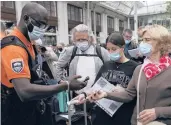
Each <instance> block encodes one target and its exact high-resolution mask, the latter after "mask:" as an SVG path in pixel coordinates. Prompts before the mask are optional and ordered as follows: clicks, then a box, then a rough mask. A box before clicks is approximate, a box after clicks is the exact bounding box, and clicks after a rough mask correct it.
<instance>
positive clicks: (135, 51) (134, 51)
mask: <svg viewBox="0 0 171 125" xmlns="http://www.w3.org/2000/svg"><path fill="white" fill-rule="evenodd" d="M128 53H129V55H130V56H131V57H133V58H137V57H138V56H139V54H140V51H139V48H136V49H132V50H128Z"/></svg>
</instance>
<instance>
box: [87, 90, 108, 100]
mask: <svg viewBox="0 0 171 125" xmlns="http://www.w3.org/2000/svg"><path fill="white" fill-rule="evenodd" d="M106 96H107V93H106V92H105V91H103V90H98V91H95V92H92V93H91V94H90V95H89V96H88V97H87V99H88V100H89V101H90V102H94V101H96V100H100V99H102V98H104V97H106Z"/></svg>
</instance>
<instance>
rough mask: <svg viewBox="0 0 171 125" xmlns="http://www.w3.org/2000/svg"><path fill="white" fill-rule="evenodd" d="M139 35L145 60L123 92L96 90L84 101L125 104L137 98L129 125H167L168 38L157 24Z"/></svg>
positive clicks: (170, 88)
mask: <svg viewBox="0 0 171 125" xmlns="http://www.w3.org/2000/svg"><path fill="white" fill-rule="evenodd" d="M141 35H142V38H143V42H142V43H141V44H140V51H141V53H142V54H143V55H144V56H146V59H145V62H144V64H143V65H140V66H138V67H137V68H136V69H135V71H134V74H133V77H132V79H131V81H130V83H129V84H128V87H127V89H125V91H113V92H111V93H108V92H105V91H97V92H94V93H92V94H90V95H89V97H88V99H89V100H90V101H95V100H99V99H101V98H108V99H112V100H115V101H119V102H125V103H126V102H130V101H131V100H133V99H134V98H136V97H137V96H138V97H139V98H137V100H138V101H137V105H136V107H135V109H134V113H133V115H132V120H131V124H132V125H137V119H138V121H139V122H140V123H142V124H143V125H145V124H148V123H150V122H152V121H159V122H162V123H164V124H167V125H171V58H170V57H169V56H168V54H169V53H170V50H171V36H170V35H169V32H168V30H167V29H166V28H164V27H162V26H160V25H152V26H148V27H145V28H144V29H143V32H142V34H141ZM137 93H138V94H137ZM137 111H138V113H137ZM137 114H138V115H137ZM137 117H138V118H137ZM155 125H157V124H156V123H155Z"/></svg>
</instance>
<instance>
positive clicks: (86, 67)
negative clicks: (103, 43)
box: [76, 46, 97, 94]
mask: <svg viewBox="0 0 171 125" xmlns="http://www.w3.org/2000/svg"><path fill="white" fill-rule="evenodd" d="M79 51H80V50H79ZM81 53H82V52H81V51H80V54H81ZM84 53H86V54H94V47H93V46H90V48H89V49H88V50H87V51H86V52H84ZM76 74H77V75H81V76H82V78H81V79H79V80H84V79H85V78H86V77H87V76H89V77H90V80H89V81H88V83H87V86H86V87H84V88H83V89H81V90H79V91H76V93H77V94H80V93H82V92H84V91H87V90H89V89H90V88H91V86H92V85H93V83H94V80H95V78H96V75H97V74H96V70H95V62H94V56H92V57H90V56H89V57H88V56H79V58H78V64H77V69H76Z"/></svg>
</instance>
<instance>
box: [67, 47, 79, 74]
mask: <svg viewBox="0 0 171 125" xmlns="http://www.w3.org/2000/svg"><path fill="white" fill-rule="evenodd" d="M76 52H77V47H76V46H74V48H73V51H72V55H71V59H70V60H69V62H68V64H67V66H66V70H67V76H69V66H70V63H71V61H72V60H73V59H74V57H75V55H76Z"/></svg>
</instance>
